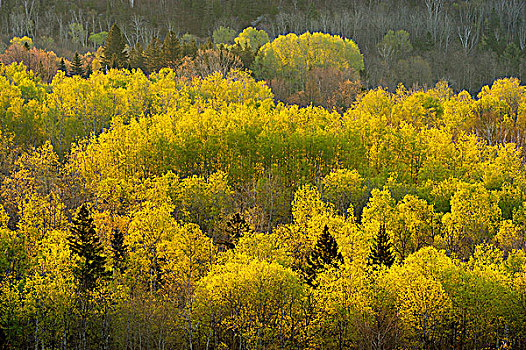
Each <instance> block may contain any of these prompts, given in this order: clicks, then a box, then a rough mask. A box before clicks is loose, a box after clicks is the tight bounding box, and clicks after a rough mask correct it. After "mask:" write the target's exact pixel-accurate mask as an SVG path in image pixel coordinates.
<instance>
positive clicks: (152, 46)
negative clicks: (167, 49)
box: [144, 38, 162, 73]
mask: <svg viewBox="0 0 526 350" xmlns="http://www.w3.org/2000/svg"><path fill="white" fill-rule="evenodd" d="M161 49H162V47H161V42H160V41H159V39H157V38H153V39H152V40H151V41H150V43H149V44H148V46H147V47H146V50H144V61H145V66H146V71H147V72H148V73H153V72H157V71H159V69H161V68H162V52H161Z"/></svg>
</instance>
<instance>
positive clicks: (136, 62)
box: [130, 43, 146, 72]
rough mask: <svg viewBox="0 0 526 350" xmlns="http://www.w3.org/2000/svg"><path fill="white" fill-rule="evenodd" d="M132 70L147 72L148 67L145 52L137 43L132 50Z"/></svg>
mask: <svg viewBox="0 0 526 350" xmlns="http://www.w3.org/2000/svg"><path fill="white" fill-rule="evenodd" d="M130 68H132V69H140V70H142V71H143V72H146V65H145V61H144V50H143V48H142V45H141V44H139V43H137V44H136V45H135V46H134V47H132V49H131V50H130Z"/></svg>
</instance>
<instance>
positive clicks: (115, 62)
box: [102, 24, 128, 70]
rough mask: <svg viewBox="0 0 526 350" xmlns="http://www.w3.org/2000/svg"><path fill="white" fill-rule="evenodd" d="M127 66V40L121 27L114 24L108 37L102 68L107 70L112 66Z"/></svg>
mask: <svg viewBox="0 0 526 350" xmlns="http://www.w3.org/2000/svg"><path fill="white" fill-rule="evenodd" d="M127 66H128V54H127V52H126V41H125V40H124V37H123V35H122V33H121V30H120V29H119V27H118V26H117V25H116V24H114V25H113V26H112V27H111V29H110V32H109V33H108V37H107V38H106V45H105V46H104V54H103V58H102V68H103V69H104V70H107V69H110V68H125V67H127Z"/></svg>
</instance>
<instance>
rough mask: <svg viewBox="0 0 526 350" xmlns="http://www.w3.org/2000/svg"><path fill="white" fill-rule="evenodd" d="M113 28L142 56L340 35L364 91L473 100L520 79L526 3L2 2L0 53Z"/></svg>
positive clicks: (72, 43)
mask: <svg viewBox="0 0 526 350" xmlns="http://www.w3.org/2000/svg"><path fill="white" fill-rule="evenodd" d="M114 23H117V24H118V25H119V27H120V29H121V30H122V33H123V35H124V37H125V39H126V43H127V45H128V46H129V47H134V46H136V45H141V46H142V47H143V48H146V47H147V46H148V45H150V44H155V39H158V40H164V39H163V38H165V37H166V36H167V34H168V33H169V32H174V33H175V34H176V35H177V36H178V37H181V38H182V37H184V38H185V39H186V40H192V39H196V40H197V41H198V42H203V43H204V42H206V40H207V39H213V38H214V32H216V31H218V30H220V29H221V28H226V29H228V30H231V31H233V32H234V33H236V34H237V33H239V32H241V31H242V30H243V29H244V28H246V27H248V26H253V27H256V28H257V29H260V30H264V31H265V32H267V33H268V35H269V36H270V38H271V39H274V38H276V37H278V36H279V35H284V34H288V33H295V34H297V35H299V34H302V33H304V32H306V31H309V32H324V33H331V34H337V35H341V36H343V37H346V38H352V39H353V40H354V41H355V42H356V44H357V45H358V46H359V47H360V49H361V51H362V53H363V54H364V56H365V62H366V65H367V68H368V69H366V70H365V71H364V73H365V74H364V75H363V76H362V77H361V80H362V82H363V84H364V86H365V87H367V88H374V87H376V86H379V85H382V86H384V87H389V89H390V91H394V90H395V89H396V87H397V85H398V83H400V82H401V83H403V84H404V85H405V86H407V87H413V85H419V86H420V87H422V86H427V87H433V86H434V85H435V83H436V82H437V81H439V80H446V81H448V82H449V83H450V85H451V87H452V88H453V89H454V91H455V92H460V91H462V90H466V91H468V92H470V93H471V94H476V93H478V92H479V91H480V88H481V87H482V86H484V85H490V84H491V83H492V82H493V81H494V80H496V79H498V78H502V77H505V76H515V77H517V78H519V79H521V81H525V80H526V77H525V74H526V3H525V2H524V0H365V1H360V0H325V1H315V0H279V1H278V0H263V1H261V0H184V1H176V0H73V1H64V0H0V52H2V51H3V50H4V49H5V48H7V47H8V46H9V41H10V40H11V39H12V38H13V37H23V36H28V37H31V38H32V39H33V41H34V43H35V45H36V47H37V48H38V49H42V50H50V51H54V52H55V53H56V54H57V55H59V56H61V57H68V58H69V59H70V60H72V59H73V57H74V53H75V51H78V52H79V54H85V53H87V52H90V51H94V50H96V49H97V48H98V47H100V46H101V45H102V44H103V42H104V37H105V35H107V33H108V32H109V30H110V28H111V26H112V25H113V24H114ZM390 31H392V32H393V34H395V33H397V32H398V34H397V35H393V34H389V33H390ZM216 39H217V36H216ZM229 39H231V37H230V38H229V37H228V36H226V37H225V36H223V37H222V40H226V41H229Z"/></svg>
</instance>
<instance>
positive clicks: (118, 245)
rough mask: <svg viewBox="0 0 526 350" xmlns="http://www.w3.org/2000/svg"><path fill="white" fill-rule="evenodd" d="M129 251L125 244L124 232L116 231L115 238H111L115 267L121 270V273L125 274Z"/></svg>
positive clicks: (114, 232)
mask: <svg viewBox="0 0 526 350" xmlns="http://www.w3.org/2000/svg"><path fill="white" fill-rule="evenodd" d="M127 249H128V247H127V246H126V244H125V243H124V233H123V232H122V230H119V229H116V230H114V231H113V236H112V237H111V250H112V252H113V267H114V268H115V269H117V270H119V271H120V272H121V273H123V272H124V270H125V268H126V259H127Z"/></svg>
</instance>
